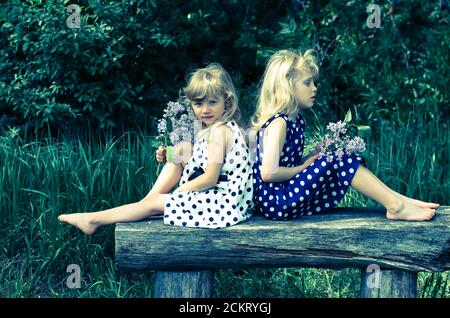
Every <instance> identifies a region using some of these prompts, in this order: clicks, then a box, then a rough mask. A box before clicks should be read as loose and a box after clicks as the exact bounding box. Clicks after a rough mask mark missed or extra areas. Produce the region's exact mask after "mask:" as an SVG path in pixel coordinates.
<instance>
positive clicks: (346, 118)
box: [344, 109, 352, 123]
mask: <svg viewBox="0 0 450 318" xmlns="http://www.w3.org/2000/svg"><path fill="white" fill-rule="evenodd" d="M351 120H352V111H351V110H350V109H349V110H348V111H347V114H345V118H344V123H349V122H350V121H351Z"/></svg>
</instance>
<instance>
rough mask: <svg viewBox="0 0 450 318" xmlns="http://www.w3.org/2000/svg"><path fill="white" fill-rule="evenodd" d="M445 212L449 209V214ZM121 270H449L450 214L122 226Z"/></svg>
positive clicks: (351, 212) (356, 211) (348, 213)
mask: <svg viewBox="0 0 450 318" xmlns="http://www.w3.org/2000/svg"><path fill="white" fill-rule="evenodd" d="M445 208H446V209H445ZM115 243H116V244H115V248H116V263H117V265H118V266H119V267H121V268H128V269H153V270H163V271H199V270H212V269H221V268H246V267H260V268H264V267H273V268H275V267H320V268H343V267H360V268H364V267H366V266H368V265H370V264H377V265H378V266H380V267H381V268H384V269H390V268H391V269H403V270H408V271H433V272H441V271H444V270H447V269H450V210H448V207H442V208H440V209H439V210H438V211H437V213H436V216H435V217H434V218H433V220H432V221H431V222H405V221H390V220H387V219H386V217H385V211H384V209H382V208H336V209H333V210H332V211H330V212H329V213H327V214H323V215H316V216H308V217H301V218H299V219H296V220H291V221H270V220H266V219H265V218H263V217H260V216H254V217H252V218H251V219H250V220H248V221H246V222H243V223H241V224H238V225H235V226H232V227H229V228H223V229H198V228H185V227H178V226H169V225H165V224H164V223H163V221H162V218H158V219H152V220H145V221H141V222H133V223H119V224H117V226H116V233H115Z"/></svg>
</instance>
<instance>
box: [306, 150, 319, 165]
mask: <svg viewBox="0 0 450 318" xmlns="http://www.w3.org/2000/svg"><path fill="white" fill-rule="evenodd" d="M320 156H322V155H321V154H320V153H316V154H314V155H312V156H311V157H309V158H308V159H306V160H305V162H304V163H303V166H304V167H308V166H309V165H310V164H312V163H313V162H314V160H316V159H317V158H319V157H320Z"/></svg>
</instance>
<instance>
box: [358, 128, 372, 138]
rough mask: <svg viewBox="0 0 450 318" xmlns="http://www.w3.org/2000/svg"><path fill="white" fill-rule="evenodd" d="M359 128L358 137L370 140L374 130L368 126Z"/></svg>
mask: <svg viewBox="0 0 450 318" xmlns="http://www.w3.org/2000/svg"><path fill="white" fill-rule="evenodd" d="M356 127H357V128H358V136H360V137H362V138H369V137H370V135H371V134H372V128H371V127H370V126H367V125H359V126H356Z"/></svg>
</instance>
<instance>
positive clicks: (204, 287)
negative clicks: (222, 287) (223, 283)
mask: <svg viewBox="0 0 450 318" xmlns="http://www.w3.org/2000/svg"><path fill="white" fill-rule="evenodd" d="M213 289H214V274H213V272H212V271H200V272H165V271H157V272H156V275H155V290H154V293H153V296H154V297H155V298H210V297H212V293H213Z"/></svg>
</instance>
